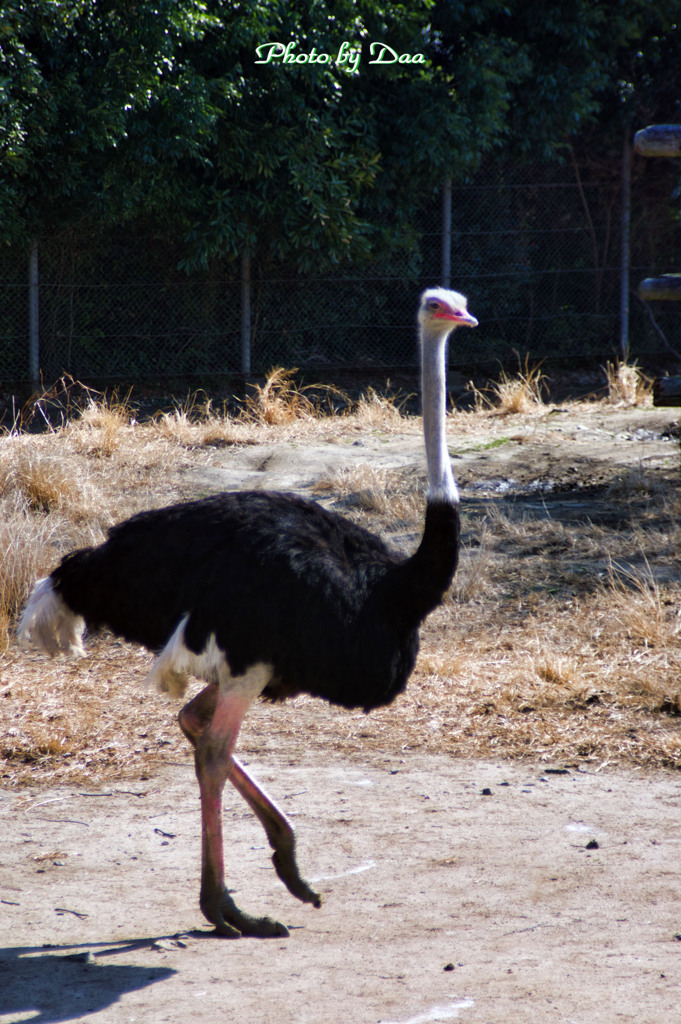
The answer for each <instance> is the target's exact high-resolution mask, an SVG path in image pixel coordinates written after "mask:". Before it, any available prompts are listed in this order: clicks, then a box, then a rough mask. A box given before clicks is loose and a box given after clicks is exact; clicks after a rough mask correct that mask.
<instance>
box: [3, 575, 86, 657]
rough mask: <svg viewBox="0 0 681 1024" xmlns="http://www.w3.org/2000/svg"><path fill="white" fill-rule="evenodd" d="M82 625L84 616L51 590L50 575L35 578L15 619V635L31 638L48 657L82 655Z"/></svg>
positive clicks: (83, 651) (23, 639)
mask: <svg viewBox="0 0 681 1024" xmlns="http://www.w3.org/2000/svg"><path fill="white" fill-rule="evenodd" d="M84 629H85V621H84V619H83V618H82V616H80V615H77V614H76V613H75V612H74V611H72V610H71V609H70V608H69V606H68V605H67V604H66V602H65V601H64V600H63V598H62V597H61V596H60V595H59V594H58V593H57V592H56V591H55V589H54V587H53V585H52V580H51V579H50V577H49V576H46V577H45V578H44V579H41V580H38V582H37V583H36V585H35V586H34V588H33V591H32V592H31V596H30V597H29V599H28V604H27V605H26V607H25V608H24V611H23V614H22V616H21V619H20V620H19V628H18V630H17V632H18V636H19V639H20V640H22V641H24V642H25V641H28V640H31V641H32V642H33V643H34V644H35V645H36V646H37V647H40V648H42V650H43V651H45V652H46V653H47V654H49V655H50V656H51V657H54V656H55V655H56V654H60V653H64V654H68V655H70V656H71V657H74V658H84V657H85V650H84V648H83V640H82V637H83V630H84Z"/></svg>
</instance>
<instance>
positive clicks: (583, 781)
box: [0, 405, 681, 1024]
mask: <svg viewBox="0 0 681 1024" xmlns="http://www.w3.org/2000/svg"><path fill="white" fill-rule="evenodd" d="M676 419H677V416H676V412H675V410H659V409H652V408H648V409H630V408H619V409H617V408H614V409H607V408H605V407H604V406H602V405H594V406H593V407H589V406H583V407H580V412H579V415H577V414H576V413H575V410H574V409H572V408H570V407H569V406H565V407H560V406H559V407H556V408H555V409H553V410H552V411H551V413H550V414H548V415H543V416H541V417H532V416H528V417H524V418H515V419H513V420H509V419H502V418H498V419H496V420H495V419H489V420H488V421H486V422H485V425H484V430H483V429H482V428H481V429H480V430H477V431H471V432H469V433H468V434H466V435H465V436H461V437H458V438H457V437H455V436H453V435H451V434H450V443H451V445H452V454H453V457H454V467H455V471H456V473H457V477H458V479H459V482H460V484H461V486H462V494H463V500H464V509H465V510H466V509H467V510H468V511H467V513H466V514H467V515H469V516H470V517H471V519H473V518H475V516H476V515H479V514H480V510H481V508H482V507H483V506H484V507H485V508H486V509H487V511H488V512H489V509H490V508H491V507H493V506H494V505H495V504H501V503H503V502H507V501H508V500H509V499H511V500H513V502H514V505H515V508H516V511H517V509H518V508H519V507H520V508H522V509H523V510H524V513H527V515H528V516H533V517H538V518H542V517H544V518H547V517H548V518H551V519H552V520H555V521H557V522H560V523H563V524H565V525H567V526H568V527H569V526H570V524H571V523H573V522H577V521H580V522H583V521H584V519H585V517H588V519H589V521H590V522H591V523H593V524H594V526H595V527H599V526H600V527H603V528H605V527H611V528H613V529H616V528H617V525H618V516H621V515H622V514H623V513H622V511H621V509H620V507H619V506H618V502H617V500H616V498H613V494H615V495H616V494H617V493H618V492H617V491H616V489H615V490H614V491H613V484H614V483H616V482H617V481H623V480H629V481H630V482H631V480H632V479H633V480H634V482H635V478H636V475H637V474H638V475H641V474H646V475H648V476H650V475H651V474H652V475H655V474H657V475H658V476H659V477H660V479H662V478H665V477H666V478H669V477H673V476H678V447H677V442H676V441H675V440H674V438H673V433H674V429H675V421H676ZM362 462H370V463H371V465H372V466H373V467H374V468H377V467H378V468H379V469H380V468H385V469H386V470H393V469H401V470H407V471H409V472H412V473H413V474H415V475H417V476H420V475H422V474H423V472H424V461H423V454H422V439H421V436H420V433H419V431H418V430H417V429H413V428H410V429H409V430H406V431H405V432H404V434H398V433H396V432H394V431H391V432H385V433H383V432H381V431H373V432H371V431H369V432H366V431H364V432H358V433H357V435H356V436H355V437H354V439H353V437H352V436H347V435H344V436H343V438H342V439H339V438H334V437H333V436H330V435H328V434H327V436H325V437H324V438H323V439H321V440H320V439H319V438H318V439H316V440H314V441H313V442H311V443H309V444H306V443H303V442H301V441H300V440H294V441H283V442H282V441H279V442H277V443H273V444H271V445H268V444H259V445H257V446H245V447H243V448H242V449H241V450H240V451H238V452H234V451H229V452H227V451H221V450H220V449H219V448H216V449H215V450H214V452H213V454H212V456H211V458H210V460H208V461H207V460H205V459H204V460H203V461H202V462H201V463H200V464H198V465H197V460H196V459H193V460H189V461H188V463H187V465H186V467H185V468H184V469H183V471H182V474H181V479H180V480H179V482H178V483H177V484H174V485H173V486H175V489H176V492H177V496H187V495H189V494H198V493H208V492H210V491H212V490H215V489H217V488H224V487H242V486H248V487H261V486H266V487H273V488H295V489H297V490H299V491H301V492H302V493H310V492H311V491H313V490H314V489H315V487H317V486H318V485H319V481H320V480H322V479H324V478H326V477H328V475H329V473H331V472H338V471H339V470H341V469H343V468H348V469H351V468H352V467H353V466H357V465H359V464H361V463H362ZM648 493H649V490H648ZM524 513H523V514H524ZM648 514H649V515H654V510H653V512H650V509H649V508H648ZM661 529H662V527H661ZM397 540H398V542H400V540H401V539H400V538H399V537H398V538H397ZM402 540H403V541H404V543H405V544H408V543H409V541H410V538H408V537H405V538H402ZM643 554H644V555H645V557H646V558H650V557H651V556H654V552H648V551H646V552H644V553H643ZM527 558H528V565H529V558H530V556H529V555H527ZM652 565H653V570H655V563H654V558H653V561H652ZM677 568H678V566H675V564H674V560H673V559H671V560H670V559H669V558H666V559H665V560H664V564H663V565H661V566H660V568H659V573H660V575H661V577H665V576H666V577H669V576H673V575H674V573H675V572H677ZM514 571H516V570H515V569H514ZM511 577H512V578H515V577H513V573H511ZM429 636H430V634H429V633H428V631H427V630H426V631H424V649H425V653H426V655H427V653H428V644H429ZM27 657H28V656H27V655H22V654H12V656H11V657H8V658H6V659H5V660H4V661H3V662H1V663H0V692H2V691H4V690H6V691H7V693H8V694H9V695H11V689H10V688H11V686H12V679H13V673H14V672H16V671H18V666H19V665H20V664H23V665H25V664H26V660H25V659H26V658H27ZM29 663H30V665H35V672H36V674H39V673H40V672H41V671H43V669H41V664H42V662H41V659H39V658H37V657H36V656H31V658H30V659H29ZM95 664H96V663H95ZM31 670H32V669H31ZM50 671H52V672H54V671H56V670H55V669H51V670H50ZM78 671H87V669H78ZM135 672H136V673H137V674H138V675H140V676H141V675H143V670H142V669H141V668H140V667H139V666H137V665H136V666H135ZM164 699H165V698H161V697H156V696H155V695H147V696H145V698H144V701H145V703H146V704H147V705H148V706H149V705H152V706H155V705H153V702H155V701H162V700H164ZM457 699H461V694H460V691H457ZM3 704H11V701H9V700H8V701H4V702H3ZM7 710H8V709H5V712H6V713H7ZM390 713H391V712H386V714H390ZM396 714H397V712H396ZM144 715H145V709H144V708H141V709H140V716H141V718H140V720H141V722H142V724H144V720H145V719H144ZM293 715H295V716H296V721H297V728H296V731H293V730H291V729H289V728H287V727H286V728H283V730H282V732H281V733H279V732H278V731H277V722H278V721H279V722H281V723H282V724H283V725H285V723H287V722H288V721H289V719H290V717H291V716H293ZM373 720H374V719H373V718H372V717H369V718H368V719H366V723H367V728H368V730H369V731H368V732H367V738H366V741H363V740H362V735H363V734H362V733H361V732H358V727H357V725H356V723H355V722H354V718H353V719H352V722H351V723H350V724H351V726H352V728H350V726H349V725H347V723H348V722H350V719H349V718H344V717H343V716H342V715H340V714H338V713H336V712H334V711H333V709H327V708H325V706H323V705H321V704H319V703H315V702H313V701H303V702H302V703H300V704H294V705H291V708H290V709H289V708H288V707H287V708H286V710H284V711H280V710H279V709H277V708H259V709H257V710H256V711H255V713H254V715H253V716H252V718H251V719H250V720H249V724H248V725H247V727H245V729H244V735H243V737H242V742H241V744H240V749H241V751H242V755H243V757H244V760H245V762H246V763H247V764H248V765H249V767H250V768H251V769H252V770H253V771H254V773H255V774H256V776H257V777H258V778H259V779H260V781H261V782H263V783H264V784H265V786H266V788H267V789H268V790H269V791H270V792H271V793H272V795H273V796H274V797H275V799H277V800H278V802H279V803H280V804H281V805H282V806H283V808H284V810H285V811H286V812H287V813H288V814H289V815H290V817H291V819H292V822H293V823H294V826H295V828H296V831H297V834H298V842H299V860H300V864H301V867H302V869H303V873H304V874H305V875H306V876H307V878H308V880H310V881H312V882H314V883H316V885H317V886H318V887H319V889H320V891H321V893H322V895H323V899H324V902H323V905H322V907H321V909H319V910H315V909H313V908H311V907H309V906H302V905H299V904H297V903H296V902H295V900H293V899H292V897H290V896H289V894H288V893H287V892H286V891H285V890H284V889H283V887H282V886H281V884H280V883H279V882H278V880H277V878H276V876H275V874H274V872H273V870H272V869H271V866H270V863H269V856H268V849H267V844H266V841H265V839H264V835H263V834H262V832H261V830H260V827H259V825H258V823H257V822H256V821H255V820H254V819H253V818H252V816H251V815H250V814H249V812H248V811H247V809H246V808H245V806H243V805H241V804H240V803H239V802H238V798H237V797H236V796H232V794H231V793H227V802H226V814H225V833H226V839H227V844H226V847H227V858H228V865H227V876H228V880H229V882H230V884H231V885H232V886H233V888H234V891H235V896H236V899H237V902H238V903H239V904H240V905H242V906H243V907H244V908H245V909H248V910H251V911H257V912H259V913H260V912H262V913H269V914H271V915H273V916H277V917H278V918H279V919H280V920H282V921H284V922H285V923H286V924H287V925H288V926H289V928H290V930H291V934H290V937H289V938H287V939H285V940H284V939H274V940H265V941H261V940H252V939H241V940H238V941H228V940H220V939H216V938H214V937H212V935H211V932H210V929H209V927H208V926H207V925H206V923H205V922H204V921H203V919H202V918H201V915H200V912H199V910H198V899H197V897H198V866H199V865H198V855H199V836H200V825H199V813H198V795H197V791H196V785H195V781H194V778H193V771H192V766H191V759H190V756H189V751H188V749H187V747H186V744H185V745H184V746H182V743H181V741H179V742H178V743H177V744H176V745H174V744H168V745H167V746H166V747H165V750H166V753H165V755H164V756H163V757H160V758H159V763H158V767H157V769H156V770H154V771H153V772H151V773H144V776H142V773H140V776H138V777H137V778H134V777H129V776H126V777H125V778H121V779H120V780H115V779H114V780H112V779H107V780H106V782H103V783H102V782H101V781H99V782H97V783H96V784H95V785H92V786H75V785H74V786H69V785H60V786H54V785H50V786H43V785H39V786H38V785H34V786H28V787H26V786H25V785H24V786H23V788H16V787H14V786H8V787H7V788H5V789H2V790H0V827H1V828H2V830H3V833H4V839H3V843H2V846H1V847H0V922H1V923H0V945H1V946H2V947H3V948H2V949H0V1024H10V1022H17V1024H18V1022H24V1021H32V1022H36V1024H37V1022H40V1024H49V1022H56V1021H70V1020H87V1021H94V1022H97V1024H109V1022H111V1024H118V1022H124V1021H125V1022H127V1021H146V1022H151V1021H153V1022H154V1024H156V1022H166V1021H167V1022H171V1024H175V1022H180V1021H185V1020H188V1019H189V1020H193V1021H204V1020H205V1021H211V1022H213V1021H216V1020H222V1019H226V1020H229V1021H231V1022H234V1024H308V1022H309V1024H350V1022H351V1024H373V1022H377V1024H378V1022H380V1024H427V1022H430V1021H450V1020H461V1021H469V1022H471V1024H475V1022H480V1024H526V1022H528V1021H532V1020H537V1021H544V1020H546V1021H555V1022H570V1024H572V1022H579V1024H587V1022H589V1024H597V1022H603V1024H606V1022H607V1024H611V1022H614V1021H618V1022H619V1021H634V1020H635V1021H637V1022H640V1024H646V1022H650V1024H653V1022H655V1024H658V1022H660V1021H673V1020H676V1019H679V1016H680V1010H679V1007H680V1006H681V893H680V890H679V863H680V855H681V827H680V825H681V775H679V773H678V771H669V772H664V771H659V770H656V771H653V770H647V769H646V768H645V767H643V768H638V769H637V768H636V767H631V766H627V765H626V764H625V765H624V766H623V765H621V764H620V765H618V766H616V767H614V766H613V764H611V763H607V762H606V761H599V760H594V759H593V758H592V759H589V758H583V759H581V760H580V759H579V758H576V759H575V760H573V761H570V762H569V763H568V762H566V760H565V758H551V757H550V756H549V755H547V754H544V755H543V756H542V757H541V759H539V758H533V757H528V758H526V759H525V760H524V761H522V762H521V763H517V762H516V763H514V762H511V761H509V760H505V759H495V758H484V759H483V758H480V757H473V756H471V754H470V751H469V752H466V750H465V748H457V751H455V752H453V751H450V750H448V749H447V748H446V744H445V743H444V741H443V742H442V743H441V742H440V741H439V740H438V739H437V736H435V738H434V740H433V743H432V744H422V745H420V746H419V745H417V744H407V743H406V742H405V740H404V735H403V734H402V733H401V731H400V729H399V728H398V727H397V726H396V725H395V723H393V726H392V727H391V728H388V727H382V728H381V730H380V735H379V736H378V737H376V736H373V738H372V735H371V731H370V730H371V723H372V721H373ZM680 720H681V719H680V718H679V717H674V718H670V719H668V720H665V722H664V723H663V725H664V728H667V729H668V730H672V731H673V733H674V735H675V736H676V741H678V733H679V721H680ZM381 721H386V720H385V719H381ZM395 721H396V722H398V723H399V719H396V720H395ZM332 727H333V728H335V729H336V730H337V735H336V738H335V742H334V743H333V744H332V743H330V742H329V733H330V731H331V729H332ZM662 727H663V726H662V725H660V726H659V728H662ZM346 728H347V731H348V743H347V749H344V736H343V732H344V730H345V729H346ZM574 729H575V730H579V724H578V718H577V717H576V718H575V724H574ZM433 731H434V734H435V733H436V732H437V729H436V728H435V727H434V730H433ZM164 742H165V741H164ZM23 781H24V782H25V780H23Z"/></svg>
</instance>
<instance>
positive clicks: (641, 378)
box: [604, 359, 653, 405]
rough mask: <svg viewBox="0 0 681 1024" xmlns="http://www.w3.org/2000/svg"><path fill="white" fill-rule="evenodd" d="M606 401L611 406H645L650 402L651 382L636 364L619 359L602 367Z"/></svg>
mask: <svg viewBox="0 0 681 1024" xmlns="http://www.w3.org/2000/svg"><path fill="white" fill-rule="evenodd" d="M604 372H605V380H606V385H607V401H608V402H610V403H611V404H613V405H647V404H650V402H651V401H652V393H653V381H652V379H651V378H650V377H647V376H646V375H645V374H644V373H643V371H642V370H641V368H640V367H639V366H637V365H636V363H627V362H626V361H620V360H619V359H617V360H615V361H614V362H607V363H606V364H605V367H604Z"/></svg>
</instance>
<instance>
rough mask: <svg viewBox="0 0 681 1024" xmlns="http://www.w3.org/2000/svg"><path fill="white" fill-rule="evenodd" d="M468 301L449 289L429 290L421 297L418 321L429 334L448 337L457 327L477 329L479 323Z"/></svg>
mask: <svg viewBox="0 0 681 1024" xmlns="http://www.w3.org/2000/svg"><path fill="white" fill-rule="evenodd" d="M467 305H468V302H467V299H466V297H465V296H464V295H459V293H458V292H450V291H448V289H447V288H429V289H428V290H427V291H425V292H424V293H423V295H422V296H421V305H420V306H419V313H418V319H419V324H420V325H421V328H422V329H423V330H424V331H425V332H426V333H428V334H435V335H443V334H445V335H447V334H449V333H450V332H451V331H453V330H454V328H455V327H477V326H478V321H477V320H476V319H475V317H474V316H472V315H471V314H470V313H469V312H468V309H467V308H466V307H467Z"/></svg>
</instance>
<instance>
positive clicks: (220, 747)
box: [179, 685, 289, 939]
mask: <svg viewBox="0 0 681 1024" xmlns="http://www.w3.org/2000/svg"><path fill="white" fill-rule="evenodd" d="M250 703H251V698H250V697H248V696H244V695H243V694H239V693H238V692H236V691H229V690H227V691H226V692H224V691H222V690H221V689H220V688H219V687H218V686H216V685H210V686H207V687H206V688H205V689H204V690H202V691H201V692H200V693H199V694H198V695H197V696H196V697H194V699H193V700H191V701H190V702H189V703H188V704H187V705H185V707H184V708H183V709H182V711H181V712H180V715H179V723H180V728H181V729H182V732H183V733H184V734H185V736H186V737H187V739H188V740H189V741H190V743H191V744H192V745H193V747H194V764H195V767H196V777H197V779H198V782H199V791H200V794H201V891H200V897H199V903H200V906H201V911H202V913H203V915H204V917H206V918H207V920H209V921H210V922H211V923H212V924H214V925H215V930H216V932H217V933H218V935H222V936H224V937H225V938H231V939H236V938H239V936H240V935H255V936H259V937H260V938H272V937H277V936H280V937H281V936H286V935H288V934H289V933H288V929H287V928H286V926H285V925H283V924H281V923H280V922H279V921H275V920H273V919H272V918H270V917H253V916H252V915H251V914H246V913H245V912H244V911H242V910H240V909H239V908H238V907H237V905H236V903H235V902H234V900H233V899H232V897H231V896H230V895H229V893H228V892H227V888H226V886H225V869H224V852H223V838H222V791H223V789H224V785H225V782H226V781H227V779H228V777H229V774H230V771H231V769H232V758H231V754H232V750H233V748H234V744H235V742H236V738H237V735H238V732H239V728H240V726H241V723H242V721H243V718H244V715H245V714H246V711H247V710H248V707H249V705H250Z"/></svg>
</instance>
